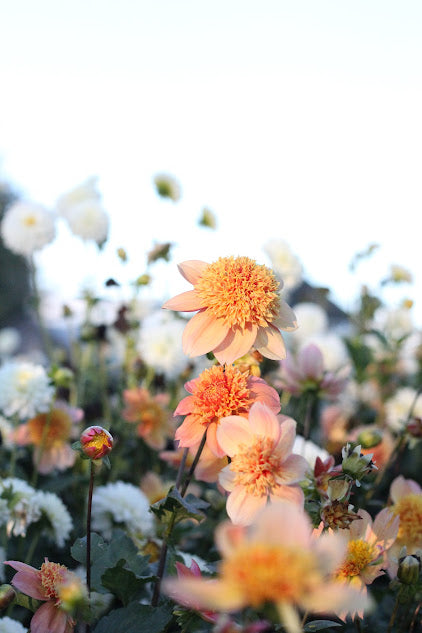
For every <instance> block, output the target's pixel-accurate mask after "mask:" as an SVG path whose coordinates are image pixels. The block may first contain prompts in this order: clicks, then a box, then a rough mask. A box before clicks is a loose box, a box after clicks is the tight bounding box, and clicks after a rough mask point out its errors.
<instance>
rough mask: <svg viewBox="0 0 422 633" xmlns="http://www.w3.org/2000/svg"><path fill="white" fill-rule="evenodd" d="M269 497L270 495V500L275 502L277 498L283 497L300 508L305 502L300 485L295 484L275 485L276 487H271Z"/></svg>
mask: <svg viewBox="0 0 422 633" xmlns="http://www.w3.org/2000/svg"><path fill="white" fill-rule="evenodd" d="M270 497H271V501H276V502H277V501H278V500H279V499H284V500H285V501H290V502H291V503H296V504H297V505H298V506H300V507H302V508H303V505H304V503H305V495H304V494H303V490H302V488H301V487H300V486H296V485H293V486H284V485H280V486H277V488H274V489H273V491H272V493H271V495H270Z"/></svg>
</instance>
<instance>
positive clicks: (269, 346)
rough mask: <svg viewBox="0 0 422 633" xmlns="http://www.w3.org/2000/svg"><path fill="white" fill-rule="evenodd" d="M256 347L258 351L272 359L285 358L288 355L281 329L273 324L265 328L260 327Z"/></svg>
mask: <svg viewBox="0 0 422 633" xmlns="http://www.w3.org/2000/svg"><path fill="white" fill-rule="evenodd" d="M255 347H256V349H257V350H258V352H260V353H261V354H262V355H263V356H265V357H266V358H270V359H271V360H283V358H286V356H287V352H286V346H285V345H284V341H283V337H282V336H281V334H280V331H279V330H278V329H277V328H276V327H274V326H273V325H271V324H269V325H268V327H265V328H264V327H260V328H258V334H257V337H256V341H255Z"/></svg>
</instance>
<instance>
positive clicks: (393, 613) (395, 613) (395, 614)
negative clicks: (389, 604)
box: [387, 598, 399, 633]
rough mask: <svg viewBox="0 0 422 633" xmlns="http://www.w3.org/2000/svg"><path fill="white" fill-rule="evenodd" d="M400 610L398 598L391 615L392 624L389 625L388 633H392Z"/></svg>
mask: <svg viewBox="0 0 422 633" xmlns="http://www.w3.org/2000/svg"><path fill="white" fill-rule="evenodd" d="M398 610H399V600H398V598H396V603H395V605H394V609H393V612H392V614H391V618H390V622H389V623H388V629H387V633H391V630H392V628H393V626H394V622H395V619H396V616H397V612H398Z"/></svg>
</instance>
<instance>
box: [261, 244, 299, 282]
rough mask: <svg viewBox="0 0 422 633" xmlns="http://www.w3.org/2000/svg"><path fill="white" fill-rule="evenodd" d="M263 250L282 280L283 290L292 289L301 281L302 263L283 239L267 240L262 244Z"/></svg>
mask: <svg viewBox="0 0 422 633" xmlns="http://www.w3.org/2000/svg"><path fill="white" fill-rule="evenodd" d="M263 250H264V252H265V253H266V254H267V255H268V257H269V258H270V261H271V268H272V269H273V271H274V272H275V274H276V275H277V277H278V278H279V279H280V280H282V281H283V284H284V285H283V288H284V289H285V290H293V288H296V287H297V286H298V285H299V284H300V282H301V281H302V273H303V270H302V264H301V262H300V260H299V258H298V257H297V256H296V255H295V254H294V253H293V251H292V249H291V247H290V244H289V243H288V242H286V241H285V240H269V241H268V242H266V244H264V247H263Z"/></svg>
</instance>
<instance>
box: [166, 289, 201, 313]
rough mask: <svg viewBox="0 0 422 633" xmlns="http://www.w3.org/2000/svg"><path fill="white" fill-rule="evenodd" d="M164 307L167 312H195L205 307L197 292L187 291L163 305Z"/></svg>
mask: <svg viewBox="0 0 422 633" xmlns="http://www.w3.org/2000/svg"><path fill="white" fill-rule="evenodd" d="M162 307H163V308H164V309H165V310H177V311H178V312H195V310H200V309H201V308H203V307H204V306H203V305H202V302H201V299H200V298H199V296H198V295H197V293H196V292H195V290H187V291H186V292H182V293H180V294H179V295H176V296H175V297H172V298H171V299H169V300H168V301H166V302H165V303H163V306H162Z"/></svg>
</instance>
